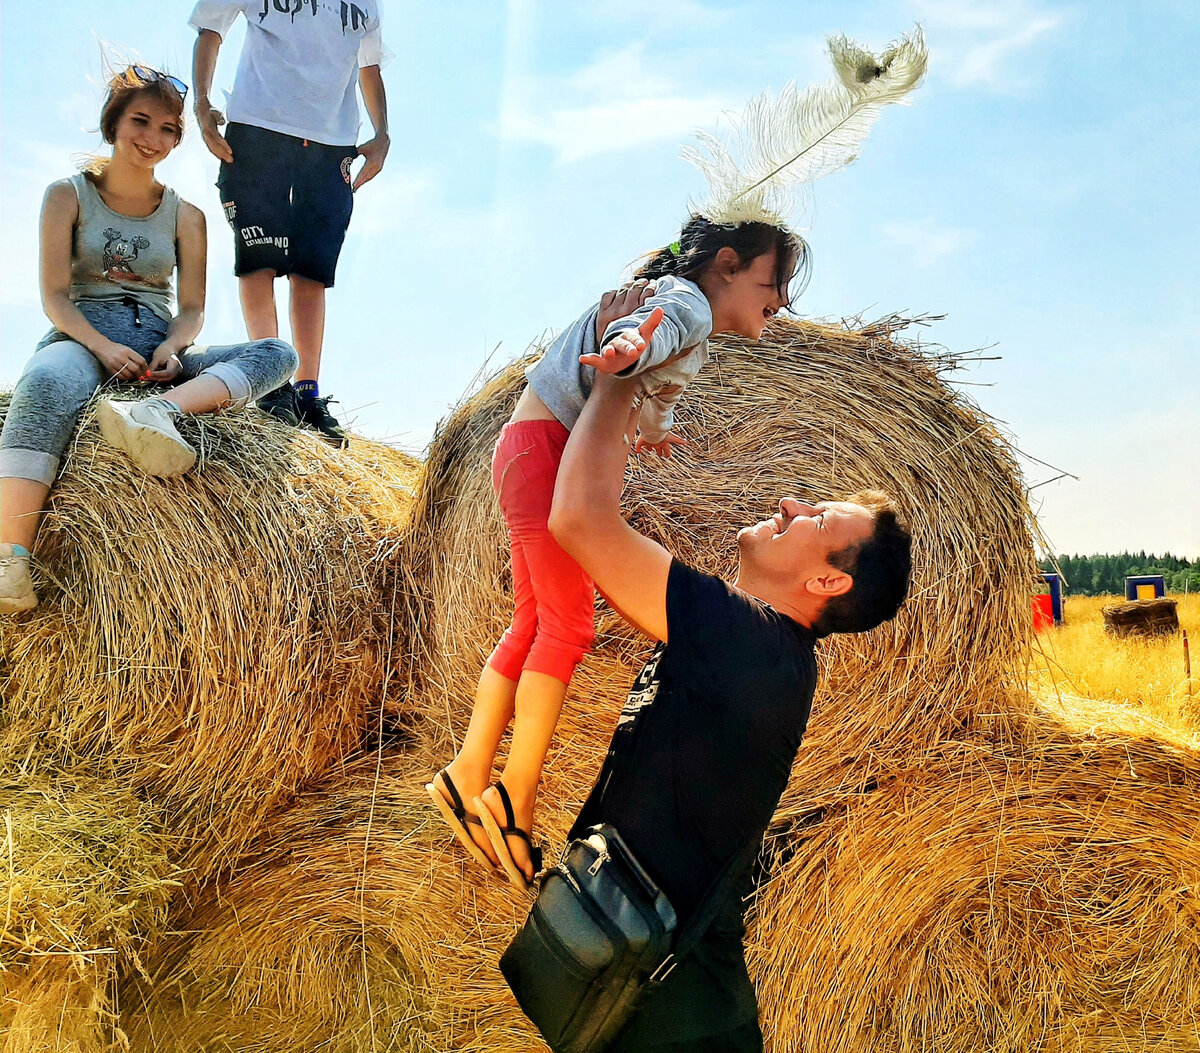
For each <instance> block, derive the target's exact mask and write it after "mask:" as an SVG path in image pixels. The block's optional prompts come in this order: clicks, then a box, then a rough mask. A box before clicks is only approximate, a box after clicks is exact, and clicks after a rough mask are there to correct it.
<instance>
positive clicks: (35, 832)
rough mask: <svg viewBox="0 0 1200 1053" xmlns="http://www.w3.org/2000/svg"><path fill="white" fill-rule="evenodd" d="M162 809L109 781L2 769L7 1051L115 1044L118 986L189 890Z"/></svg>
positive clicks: (1, 971) (0, 860)
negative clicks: (179, 893) (171, 855)
mask: <svg viewBox="0 0 1200 1053" xmlns="http://www.w3.org/2000/svg"><path fill="white" fill-rule="evenodd" d="M156 819H157V816H155V815H154V814H153V813H152V812H150V811H149V810H148V809H147V808H146V806H145V805H144V804H143V803H142V802H141V801H139V800H138V798H137V797H136V796H135V795H134V794H133V793H132V792H131V791H130V790H129V788H128V787H127V786H124V785H122V784H121V783H118V782H117V781H115V780H113V779H111V778H109V779H102V778H98V777H96V776H94V775H90V774H78V773H63V774H60V775H59V776H57V777H55V778H49V777H45V776H37V775H33V776H30V775H28V774H26V773H23V772H19V771H14V770H0V990H2V995H0V1032H3V1033H4V1034H5V1035H6V1036H7V1037H6V1039H5V1044H4V1045H3V1046H0V1049H3V1050H4V1051H6V1053H7V1051H8V1050H13V1051H17V1050H21V1051H30V1050H43V1049H44V1050H75V1051H78V1053H93V1051H96V1053H98V1051H100V1050H107V1049H109V1048H110V1046H112V1045H114V1044H115V1043H116V1041H117V1040H116V1037H115V1035H116V1032H115V1030H114V1019H115V1015H114V1013H113V1008H112V1005H111V1003H110V998H111V994H112V991H111V988H112V985H113V983H114V981H115V978H116V976H117V975H118V972H119V971H120V970H122V969H124V970H136V969H139V968H141V966H142V957H143V955H145V954H146V952H147V948H148V947H150V946H152V945H153V943H154V941H155V940H156V939H157V938H158V937H159V936H161V935H162V933H163V932H164V930H165V927H166V920H167V906H168V903H169V901H170V898H171V895H172V894H173V892H174V890H175V889H176V888H177V887H178V885H179V882H178V881H177V880H175V870H174V868H173V867H172V866H171V865H170V863H169V862H168V859H167V849H166V840H167V839H166V837H165V836H164V835H163V834H162V832H161V830H160V829H159V828H158V827H157V823H156Z"/></svg>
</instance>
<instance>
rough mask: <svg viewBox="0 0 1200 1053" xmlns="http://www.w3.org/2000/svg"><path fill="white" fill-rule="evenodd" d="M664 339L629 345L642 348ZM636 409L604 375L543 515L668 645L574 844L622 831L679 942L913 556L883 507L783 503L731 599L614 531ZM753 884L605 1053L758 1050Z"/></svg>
mask: <svg viewBox="0 0 1200 1053" xmlns="http://www.w3.org/2000/svg"><path fill="white" fill-rule="evenodd" d="M655 324H656V320H655V319H654V318H653V317H652V318H651V319H650V320H649V321H648V322H647V323H646V324H645V325H644V326H643V327H642V329H641V330H639V332H638V334H637V335H636V337H634V340H633V342H634V343H635V344H636V343H643V344H644V343H645V342H648V341H649V338H650V335H651V334H652V333H653V330H654V327H655ZM636 351H637V348H636V346H635V347H633V348H631V350H630V352H629V353H630V354H631V356H632V357H631V361H632V360H633V358H636V353H635V352H636ZM633 397H634V382H632V381H629V380H621V379H619V378H616V377H608V376H605V375H603V374H600V373H597V377H596V384H595V387H594V389H593V391H592V394H591V397H590V398H589V400H588V403H587V406H586V407H585V409H584V412H583V415H582V416H581V417H580V419H579V422H578V423H577V424H576V426H575V428H574V429H573V430H572V432H571V438H570V440H569V441H568V443H567V447H566V451H565V452H564V454H563V459H562V464H561V466H560V468H559V472H558V481H557V485H556V487H555V493H554V507H553V511H552V512H551V516H550V529H551V531H552V532H553V534H554V536H555V537H556V539H557V540H558V542H559V544H561V545H562V547H563V548H564V549H566V550H567V552H569V553H570V554H571V555H572V556H573V557H574V558H575V559H576V560H578V562H579V563H580V565H581V566H582V567H583V569H584V570H585V571H587V573H588V574H589V575H591V577H592V578H593V579H594V580H595V582H596V586H597V587H598V588H599V589H600V591H601V592H603V593H604V595H605V597H606V598H607V599H608V600H609V602H610V603H611V604H612V605H613V606H614V607H615V608H617V609H618V610H619V611H620V612H621V614H622V615H623V616H624V617H625V618H626V619H627V620H628V621H629V622H630V623H631V624H633V625H635V626H637V627H638V628H640V629H642V631H644V632H646V633H647V634H648V635H649V636H651V637H653V638H655V639H657V640H659V641H660V643H659V645H658V647H657V648H656V649H655V651H654V653H653V654H652V655H651V657H650V660H649V661H648V662H647V663H646V666H645V668H644V669H643V670H642V672H641V674H640V675H639V676H638V678H637V680H636V681H635V683H634V685H633V689H632V690H631V691H630V694H629V700H628V702H627V703H626V705H625V708H624V710H623V711H622V713H621V718H620V721H619V723H618V726H617V730H616V732H615V733H614V735H613V739H612V744H611V746H610V748H609V751H608V756H607V757H606V759H605V762H604V766H603V768H602V769H601V772H600V777H599V779H598V780H597V783H596V786H595V787H594V788H593V790H592V792H591V794H590V796H589V797H588V799H587V801H586V803H585V804H584V806H583V810H582V811H581V813H580V815H579V819H578V820H577V822H576V824H575V828H574V830H573V831H572V836H578V834H579V833H580V832H581V831H582V830H584V829H586V828H587V827H589V826H591V825H592V824H594V823H600V822H606V823H611V824H612V825H613V826H615V827H616V828H617V830H618V831H620V833H621V836H622V838H623V839H624V840H625V842H626V843H627V844H628V845H629V847H630V848H631V849H632V850H633V852H634V854H635V855H636V856H637V858H638V860H639V861H640V862H641V864H642V865H643V866H644V867H645V868H646V870H647V871H649V873H650V874H651V876H652V877H653V878H654V879H655V880H656V881H657V882H658V884H659V885H660V887H661V888H662V889H663V891H664V892H665V893H666V894H667V896H668V898H669V899H670V900H671V903H672V904H673V905H674V906H675V909H676V912H677V914H678V915H679V921H680V925H681V926H683V925H685V924H686V923H687V921H688V919H689V917H690V916H691V915H692V914H694V913H695V911H696V908H697V906H698V905H699V904H700V902H701V900H702V899H703V898H704V895H705V893H706V891H707V890H708V888H709V887H710V885H711V884H712V882H713V879H714V878H715V877H716V876H717V875H718V874H719V873H720V872H721V870H722V868H723V867H724V866H725V864H726V863H727V862H729V861H730V860H731V859H733V858H734V857H735V856H736V855H737V854H738V852H739V850H741V848H742V847H743V846H744V845H747V844H750V843H751V842H752V843H753V844H756V845H757V844H761V841H762V837H763V834H764V832H765V831H766V828H767V825H768V824H769V822H770V820H771V816H772V814H773V813H774V811H775V808H776V806H777V805H778V803H779V798H780V796H781V795H782V793H783V791H784V788H785V787H786V785H787V781H788V776H789V773H790V771H791V767H792V762H793V761H794V760H795V757H796V752H797V750H798V749H799V746H800V739H801V736H802V735H803V734H804V728H805V725H806V723H807V721H808V714H809V707H810V705H811V702H812V697H813V691H814V688H815V687H816V678H817V674H816V662H815V658H814V654H813V648H814V644H815V642H816V640H817V639H818V638H819V637H820V636H824V635H827V634H828V633H830V632H858V631H865V630H866V629H870V628H873V627H874V626H875V625H878V624H879V623H881V622H883V621H885V620H887V619H888V618H891V617H892V616H893V615H894V614H895V613H896V611H897V609H898V608H899V606H900V603H901V602H902V601H903V599H904V596H905V593H906V592H907V588H908V577H909V568H910V561H909V547H910V540H909V535H908V532H907V530H906V529H905V527H904V526H903V525H902V524H901V522H900V520H899V518H898V516H897V513H896V509H895V507H894V505H893V504H892V503H891V501H890V500H889V499H888V498H887V497H886V496H885V495H883V494H880V493H878V492H874V491H871V492H867V493H865V494H860V495H856V496H855V497H853V498H851V499H850V500H848V501H833V502H821V503H820V504H815V505H813V504H808V503H806V502H803V501H799V500H797V499H795V498H791V497H784V498H783V499H781V500H780V501H779V504H778V508H779V510H778V512H776V514H775V515H773V516H771V517H770V518H769V519H766V520H763V521H762V522H760V523H757V524H755V525H753V526H748V527H744V528H743V529H742V530H741V531H739V533H738V536H737V543H738V555H739V560H738V573H737V576H736V577H735V579H734V581H733V583H732V584H731V583H729V582H725V581H722V580H721V579H720V578H716V577H713V576H712V575H708V574H703V573H701V572H699V571H697V570H694V569H693V568H691V567H689V566H687V565H686V564H683V563H680V562H679V561H678V560H674V559H673V558H672V557H671V554H670V553H669V552H667V550H666V549H664V548H663V547H662V546H661V545H659V544H657V543H656V542H654V541H652V540H650V539H649V538H647V537H644V536H643V535H641V534H639V533H637V532H636V531H635V530H634V529H633V528H632V527H630V526H629V525H628V524H627V523H626V522H625V521H624V519H623V518H622V516H621V510H620V495H621V485H622V482H623V479H624V468H625V462H626V459H627V457H628V443H627V441H626V440H625V437H624V436H625V432H626V430H627V429H628V427H629V421H630V412H631V407H632V404H633ZM751 880H752V866H751V865H750V864H749V863H747V864H746V865H744V866H743V867H742V868H741V873H737V874H734V875H733V876H732V878H731V880H730V882H729V892H728V895H727V897H726V898H725V899H724V900H723V901H722V903H723V907H722V910H721V911H720V912H718V915H717V918H716V920H715V921H714V922H713V924H712V925H711V926H710V927H709V929H708V931H707V933H706V935H705V937H704V939H703V940H702V941H701V942H700V944H699V946H698V948H697V949H696V950H695V951H693V952H692V954H691V955H689V956H687V957H685V958H684V959H683V960H682V961H681V962H680V963H679V964H678V966H677V967H676V969H675V970H674V971H673V972H672V973H671V974H670V975H669V976H668V977H667V978H666V980H665V981H664V982H663V983H662V984H661V985H658V986H656V987H653V988H652V989H651V990H650V991H649V993H648V995H647V997H646V1000H645V1002H644V1003H643V1005H642V1006H641V1008H640V1009H639V1011H638V1013H637V1015H636V1016H635V1017H634V1018H633V1020H632V1021H631V1023H630V1024H629V1026H628V1027H627V1028H626V1029H625V1030H624V1031H623V1032H622V1034H621V1035H620V1036H619V1037H618V1039H617V1040H616V1042H615V1043H614V1045H613V1046H612V1047H611V1049H612V1050H620V1051H622V1053H630V1051H635V1050H646V1051H649V1050H653V1051H656V1053H669V1051H677V1053H684V1051H696V1053H699V1051H701V1050H703V1051H705V1053H720V1051H723V1050H728V1051H739V1053H740V1051H751V1050H761V1049H762V1034H761V1032H760V1031H759V1026H758V1006H757V1002H756V1000H755V995H754V989H753V987H752V985H751V983H750V979H749V976H748V974H747V972H746V962H745V956H744V953H743V949H742V942H741V940H742V934H743V931H744V930H743V926H742V912H743V907H742V901H743V898H744V897H745V895H746V894H747V893H748V892H749V890H750V884H751Z"/></svg>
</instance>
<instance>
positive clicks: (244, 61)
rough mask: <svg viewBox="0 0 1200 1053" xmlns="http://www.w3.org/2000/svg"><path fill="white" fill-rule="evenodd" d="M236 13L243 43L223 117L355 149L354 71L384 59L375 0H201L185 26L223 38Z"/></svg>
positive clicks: (377, 0) (356, 110)
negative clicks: (243, 28)
mask: <svg viewBox="0 0 1200 1053" xmlns="http://www.w3.org/2000/svg"><path fill="white" fill-rule="evenodd" d="M238 15H245V17H246V25H247V29H246V43H245V46H244V47H243V48H242V57H241V61H240V62H239V63H238V70H237V77H236V78H235V79H234V82H233V94H232V95H231V96H230V98H229V108H228V112H227V113H226V114H225V116H226V117H227V118H228V119H229V120H230V121H231V122H236V123H238V124H252V125H254V126H255V127H257V128H266V129H268V130H270V131H273V132H282V133H283V134H284V135H294V136H296V137H297V138H299V139H311V140H312V141H313V142H315V143H324V144H325V145H327V146H353V145H354V144H355V143H356V142H357V140H358V125H359V120H358V99H357V97H356V96H355V87H356V85H357V84H358V71H359V69H360V68H361V67H363V66H378V65H381V64H382V63H383V60H384V55H385V50H384V46H383V37H382V34H381V33H380V28H379V15H380V12H379V0H199V2H198V3H197V4H196V7H195V10H193V11H192V17H191V18H190V19H189V20H188V22H189V24H190V25H191V26H193V27H194V28H195V29H196V30H201V29H211V30H212V31H213V32H214V33H218V34H220V36H221V37H222V38H224V37H225V35H226V33H228V32H229V27H230V26H232V25H233V23H234V21H235V20H236V19H237V16H238Z"/></svg>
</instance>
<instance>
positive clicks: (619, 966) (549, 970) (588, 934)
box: [500, 823, 757, 1053]
mask: <svg viewBox="0 0 1200 1053" xmlns="http://www.w3.org/2000/svg"><path fill="white" fill-rule="evenodd" d="M751 850H757V844H756V843H754V841H753V840H752V841H751V842H748V843H747V844H746V845H744V846H743V847H742V849H741V850H740V851H738V852H737V853H736V854H735V855H734V857H733V858H732V859H730V860H729V862H728V863H726V864H725V866H724V867H723V868H722V869H721V872H720V873H719V874H718V875H717V876H716V878H715V879H714V880H713V883H712V884H711V885H710V886H709V888H708V891H707V892H705V894H704V899H703V900H702V901H701V903H700V906H699V907H698V908H697V910H696V914H695V916H694V917H693V918H692V919H691V921H690V922H689V923H688V924H687V925H685V926H684V927H683V929H681V930H680V932H679V934H678V938H676V934H675V928H676V918H675V909H674V907H672V906H671V904H670V902H669V901H668V900H667V897H666V896H665V895H664V894H663V892H662V890H661V889H660V888H659V887H658V886H657V885H656V884H655V883H654V881H653V880H652V879H651V878H650V876H649V875H648V874H647V873H646V871H645V870H644V869H643V868H642V866H641V864H640V863H638V861H637V860H636V859H635V858H634V856H633V853H632V852H631V851H630V850H629V848H628V846H627V845H626V844H625V842H624V841H622V840H621V837H620V835H619V834H618V833H617V831H616V829H615V828H614V827H612V826H609V825H608V824H606V823H605V824H601V825H599V826H593V827H591V828H590V829H589V830H588V833H587V836H586V837H582V838H578V839H576V840H574V841H572V842H571V843H570V844H568V845H567V848H566V851H565V852H564V853H563V857H562V860H561V861H560V862H559V864H558V865H557V866H555V867H550V868H549V869H547V870H544V871H542V873H541V874H540V875H538V880H539V882H540V886H539V888H538V894H537V899H536V900H535V901H534V904H533V909H532V910H531V911H530V912H529V917H528V918H527V919H526V921H525V924H524V925H523V926H522V927H521V929H520V931H518V933H517V935H516V936H515V937H514V938H513V941H512V943H510V944H509V946H508V949H507V950H506V951H505V952H504V955H503V956H502V957H501V959H500V971H501V972H502V973H504V978H505V979H506V980H507V981H508V985H509V987H511V988H512V990H513V993H514V994H515V995H516V996H517V1002H518V1003H519V1004H520V1006H521V1008H522V1009H523V1010H524V1011H525V1015H526V1016H528V1017H529V1019H530V1020H532V1021H533V1023H534V1024H536V1025H537V1029H538V1030H539V1031H540V1032H541V1033H542V1036H543V1037H544V1038H545V1039H546V1041H547V1043H549V1045H550V1048H551V1049H553V1050H555V1053H600V1051H601V1050H603V1049H604V1048H605V1047H606V1046H607V1045H608V1044H609V1043H610V1042H611V1041H612V1040H613V1039H614V1038H616V1036H617V1034H618V1033H619V1032H620V1030H621V1029H622V1028H623V1027H624V1026H625V1024H626V1023H628V1022H629V1019H630V1018H631V1017H632V1016H633V1014H634V1012H635V1011H636V1010H637V1007H638V1004H639V1003H640V1001H641V998H642V995H643V993H644V992H645V990H646V988H647V987H649V986H650V985H651V984H653V983H660V982H662V980H664V979H665V978H666V977H667V974H668V973H670V971H671V970H672V969H673V968H674V967H675V965H676V963H677V962H678V960H679V959H680V958H682V957H683V956H684V955H686V954H687V953H689V952H690V951H691V950H692V949H693V948H694V947H695V945H696V944H697V943H699V942H700V939H701V938H702V937H703V936H704V933H705V932H706V931H707V930H708V927H709V926H710V925H711V924H712V922H713V920H714V918H715V917H716V915H717V911H718V909H719V908H720V906H721V903H722V902H723V900H724V894H725V893H726V892H727V891H728V889H727V885H728V879H729V877H730V875H731V874H732V872H733V871H734V870H735V868H736V867H737V866H738V864H740V863H742V862H744V861H747V860H748V858H749V855H750V852H751Z"/></svg>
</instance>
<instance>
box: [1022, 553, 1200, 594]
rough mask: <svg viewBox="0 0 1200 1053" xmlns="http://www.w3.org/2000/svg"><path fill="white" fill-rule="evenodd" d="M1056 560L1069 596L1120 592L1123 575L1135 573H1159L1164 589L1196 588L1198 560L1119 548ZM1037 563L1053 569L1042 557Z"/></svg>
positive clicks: (1198, 587) (1198, 586)
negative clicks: (1114, 551) (1119, 550)
mask: <svg viewBox="0 0 1200 1053" xmlns="http://www.w3.org/2000/svg"><path fill="white" fill-rule="evenodd" d="M1057 562H1058V566H1059V568H1061V570H1062V573H1063V577H1064V578H1066V579H1067V580H1066V584H1067V590H1066V591H1067V592H1068V593H1070V594H1071V595H1073V596H1109V595H1119V596H1123V595H1124V594H1125V578H1126V576H1127V575H1130V576H1132V575H1135V574H1161V575H1162V576H1163V579H1164V581H1165V582H1166V586H1167V592H1200V560H1186V559H1180V558H1179V557H1178V556H1153V555H1147V554H1146V553H1145V552H1122V553H1120V554H1118V555H1115V556H1110V555H1104V556H1058V557H1057ZM1041 567H1042V570H1044V571H1048V572H1053V571H1054V569H1055V568H1054V564H1053V563H1052V562H1051V561H1050V560H1048V559H1045V560H1042V562H1041Z"/></svg>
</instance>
